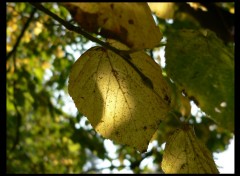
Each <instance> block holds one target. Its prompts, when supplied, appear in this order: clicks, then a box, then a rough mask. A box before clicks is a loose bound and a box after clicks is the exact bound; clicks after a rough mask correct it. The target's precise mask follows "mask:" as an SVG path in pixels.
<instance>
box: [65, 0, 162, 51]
mask: <svg viewBox="0 0 240 176" xmlns="http://www.w3.org/2000/svg"><path fill="white" fill-rule="evenodd" d="M64 6H65V7H67V9H68V10H69V11H70V13H71V14H72V16H73V18H74V20H75V21H76V22H77V23H78V24H79V25H80V26H81V27H82V28H84V29H85V30H87V31H89V32H95V33H99V34H100V35H102V36H104V37H107V38H113V39H117V40H119V41H121V42H122V43H124V44H126V45H127V46H129V47H130V48H131V49H135V50H141V49H145V48H153V47H155V46H156V45H158V44H159V42H160V40H161V38H162V34H161V32H160V30H159V28H158V27H157V26H156V24H155V22H154V20H153V17H152V14H151V11H150V9H149V7H148V5H147V3H64Z"/></svg>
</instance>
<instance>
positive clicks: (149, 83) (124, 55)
mask: <svg viewBox="0 0 240 176" xmlns="http://www.w3.org/2000/svg"><path fill="white" fill-rule="evenodd" d="M30 4H31V5H33V6H34V7H35V8H37V9H38V10H41V11H42V12H44V13H46V14H47V15H49V16H50V17H52V18H53V19H55V20H56V21H58V22H59V23H60V24H62V25H63V26H64V27H65V28H67V29H68V30H70V31H74V32H76V33H78V34H81V35H83V36H84V37H86V38H87V39H89V40H91V41H93V42H95V43H98V44H99V45H101V46H103V47H105V48H107V49H109V50H111V51H113V52H114V53H116V54H118V55H119V56H121V57H122V58H123V59H124V60H125V61H126V62H127V63H128V64H129V65H131V67H132V68H133V69H134V70H135V71H136V72H137V73H138V74H139V76H140V77H141V78H142V81H143V83H144V84H145V85H146V86H148V87H149V88H150V89H153V84H152V81H151V80H150V79H149V78H148V77H147V76H145V75H144V74H143V73H142V72H141V71H140V70H139V69H138V68H137V67H136V66H135V65H134V64H133V63H132V62H131V61H130V60H131V57H130V56H129V54H130V53H131V52H133V51H124V50H119V49H117V48H114V47H113V46H111V45H109V44H108V43H105V42H103V41H101V40H99V39H98V38H95V37H93V36H92V35H90V34H89V33H87V32H86V31H84V30H83V29H82V28H80V27H77V26H74V25H72V24H71V23H69V22H67V21H65V20H63V19H62V18H60V17H59V16H57V15H56V14H54V13H52V12H51V11H50V10H48V9H46V8H45V7H44V6H43V5H41V3H30Z"/></svg>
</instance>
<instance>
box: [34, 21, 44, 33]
mask: <svg viewBox="0 0 240 176" xmlns="http://www.w3.org/2000/svg"><path fill="white" fill-rule="evenodd" d="M42 29H43V25H42V23H39V22H37V23H36V26H35V27H34V30H33V33H34V34H35V35H39V34H40V33H41V32H42Z"/></svg>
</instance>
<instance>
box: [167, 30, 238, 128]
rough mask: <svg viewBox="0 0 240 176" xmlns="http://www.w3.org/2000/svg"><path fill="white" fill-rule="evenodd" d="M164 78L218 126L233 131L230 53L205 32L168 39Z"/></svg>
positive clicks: (215, 37)
mask: <svg viewBox="0 0 240 176" xmlns="http://www.w3.org/2000/svg"><path fill="white" fill-rule="evenodd" d="M166 70H167V74H168V76H169V77H170V78H171V79H172V80H173V81H174V82H176V83H177V84H178V86H179V89H180V90H184V92H186V94H187V96H188V97H189V98H190V99H193V100H194V101H195V102H196V104H197V105H198V106H199V107H200V108H201V109H202V110H203V111H204V112H205V113H207V114H208V115H210V118H211V119H213V120H214V121H215V122H217V123H218V124H219V125H220V126H222V127H224V128H226V129H228V130H230V131H233V129H234V61H233V53H232V52H231V50H230V49H228V48H227V47H226V46H225V45H224V44H223V42H222V41H221V40H220V39H218V37H217V36H216V35H215V34H214V33H213V32H211V31H209V30H198V31H195V30H181V31H179V32H173V33H171V35H169V36H168V41H167V46H166Z"/></svg>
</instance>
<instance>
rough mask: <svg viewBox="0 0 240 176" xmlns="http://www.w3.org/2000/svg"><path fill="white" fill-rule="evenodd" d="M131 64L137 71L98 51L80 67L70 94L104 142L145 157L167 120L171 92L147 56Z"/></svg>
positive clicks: (78, 64)
mask: <svg viewBox="0 0 240 176" xmlns="http://www.w3.org/2000/svg"><path fill="white" fill-rule="evenodd" d="M130 61H131V63H132V64H134V67H136V68H134V67H133V66H131V65H130V64H129V63H128V62H126V60H124V59H123V58H121V57H120V56H119V55H117V54H115V53H114V52H112V51H110V50H107V49H105V48H103V47H93V48H91V49H89V50H88V51H86V52H85V53H84V54H83V55H82V56H81V57H80V58H79V59H78V60H77V61H76V62H75V63H74V65H73V67H72V69H71V73H70V77H69V86H68V90H69V94H70V95H71V97H72V99H73V100H74V103H75V105H76V107H77V108H78V110H79V111H80V112H81V113H83V114H84V115H85V116H86V117H87V118H88V120H89V121H90V123H91V125H92V126H93V128H95V130H96V131H97V132H99V133H100V134H101V135H102V136H103V137H105V138H108V139H111V140H113V141H115V142H117V143H120V144H126V145H129V146H131V147H134V148H135V149H137V150H138V151H140V152H144V151H146V150H147V146H148V143H149V141H150V139H151V137H152V136H153V134H154V132H155V131H156V130H157V129H158V126H159V124H160V123H161V121H162V120H164V118H165V117H166V116H167V113H168V111H169V108H170V102H171V97H170V90H169V87H168V85H167V84H166V82H165V80H164V79H163V77H162V71H161V68H160V66H159V65H157V64H156V63H155V62H154V61H153V60H152V59H151V58H150V57H149V56H148V55H147V54H145V53H144V52H137V53H134V54H131V59H130ZM136 69H138V71H136ZM139 72H141V73H142V74H143V75H145V77H147V78H148V79H150V80H151V82H152V86H149V85H148V84H147V83H146V82H145V81H144V79H143V77H142V76H141V75H140V74H139Z"/></svg>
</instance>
